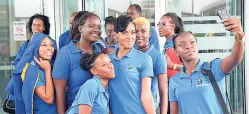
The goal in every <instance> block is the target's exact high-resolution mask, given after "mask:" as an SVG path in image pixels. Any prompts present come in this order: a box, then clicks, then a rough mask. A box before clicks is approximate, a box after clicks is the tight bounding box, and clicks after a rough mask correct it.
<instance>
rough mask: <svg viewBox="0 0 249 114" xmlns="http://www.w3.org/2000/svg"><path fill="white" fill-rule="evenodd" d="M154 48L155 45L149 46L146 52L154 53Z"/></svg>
mask: <svg viewBox="0 0 249 114" xmlns="http://www.w3.org/2000/svg"><path fill="white" fill-rule="evenodd" d="M154 49H155V48H154V46H153V45H151V46H150V47H149V49H148V50H147V51H145V53H147V54H150V53H152V51H153V50H154Z"/></svg>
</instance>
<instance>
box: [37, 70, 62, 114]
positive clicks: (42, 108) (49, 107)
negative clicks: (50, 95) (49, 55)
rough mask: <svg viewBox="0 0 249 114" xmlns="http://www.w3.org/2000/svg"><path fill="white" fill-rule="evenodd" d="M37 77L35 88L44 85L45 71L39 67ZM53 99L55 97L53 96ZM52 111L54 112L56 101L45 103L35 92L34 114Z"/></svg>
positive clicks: (55, 111) (54, 113)
mask: <svg viewBox="0 0 249 114" xmlns="http://www.w3.org/2000/svg"><path fill="white" fill-rule="evenodd" d="M38 72H39V77H38V80H37V83H36V85H35V88H38V87H41V86H45V85H46V75H45V71H44V70H42V69H39V71H38ZM54 99H55V98H54ZM41 112H42V113H45V112H47V113H53V114H56V113H57V110H56V103H55V100H54V102H53V104H47V103H46V102H44V101H43V100H42V99H41V98H40V97H39V96H38V95H37V94H36V93H35V94H34V114H39V113H41Z"/></svg>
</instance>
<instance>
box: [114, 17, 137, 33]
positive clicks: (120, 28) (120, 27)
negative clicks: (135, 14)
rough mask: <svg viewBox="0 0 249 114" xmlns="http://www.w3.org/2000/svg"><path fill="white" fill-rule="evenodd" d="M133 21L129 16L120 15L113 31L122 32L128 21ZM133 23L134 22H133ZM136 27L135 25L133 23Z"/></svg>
mask: <svg viewBox="0 0 249 114" xmlns="http://www.w3.org/2000/svg"><path fill="white" fill-rule="evenodd" d="M130 22H131V23H133V22H132V19H131V17H128V16H126V15H120V16H119V17H118V18H117V20H116V22H115V25H114V31H115V32H117V33H118V32H124V31H125V30H126V28H127V27H128V25H129V23H130ZM133 24H134V23H133ZM134 26H135V27H136V25H135V24H134Z"/></svg>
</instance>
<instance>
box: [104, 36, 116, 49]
mask: <svg viewBox="0 0 249 114" xmlns="http://www.w3.org/2000/svg"><path fill="white" fill-rule="evenodd" d="M107 38H108V37H106V38H105V40H104V42H105V44H106V45H107V46H109V47H116V45H117V44H118V42H115V43H114V44H113V45H108V43H107Z"/></svg>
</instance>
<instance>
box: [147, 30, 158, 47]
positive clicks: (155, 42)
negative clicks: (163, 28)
mask: <svg viewBox="0 0 249 114" xmlns="http://www.w3.org/2000/svg"><path fill="white" fill-rule="evenodd" d="M150 32H151V36H150V40H149V42H150V44H151V45H153V46H154V48H155V49H157V50H158V51H160V45H159V41H158V35H157V33H156V30H155V28H154V27H150Z"/></svg>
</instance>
